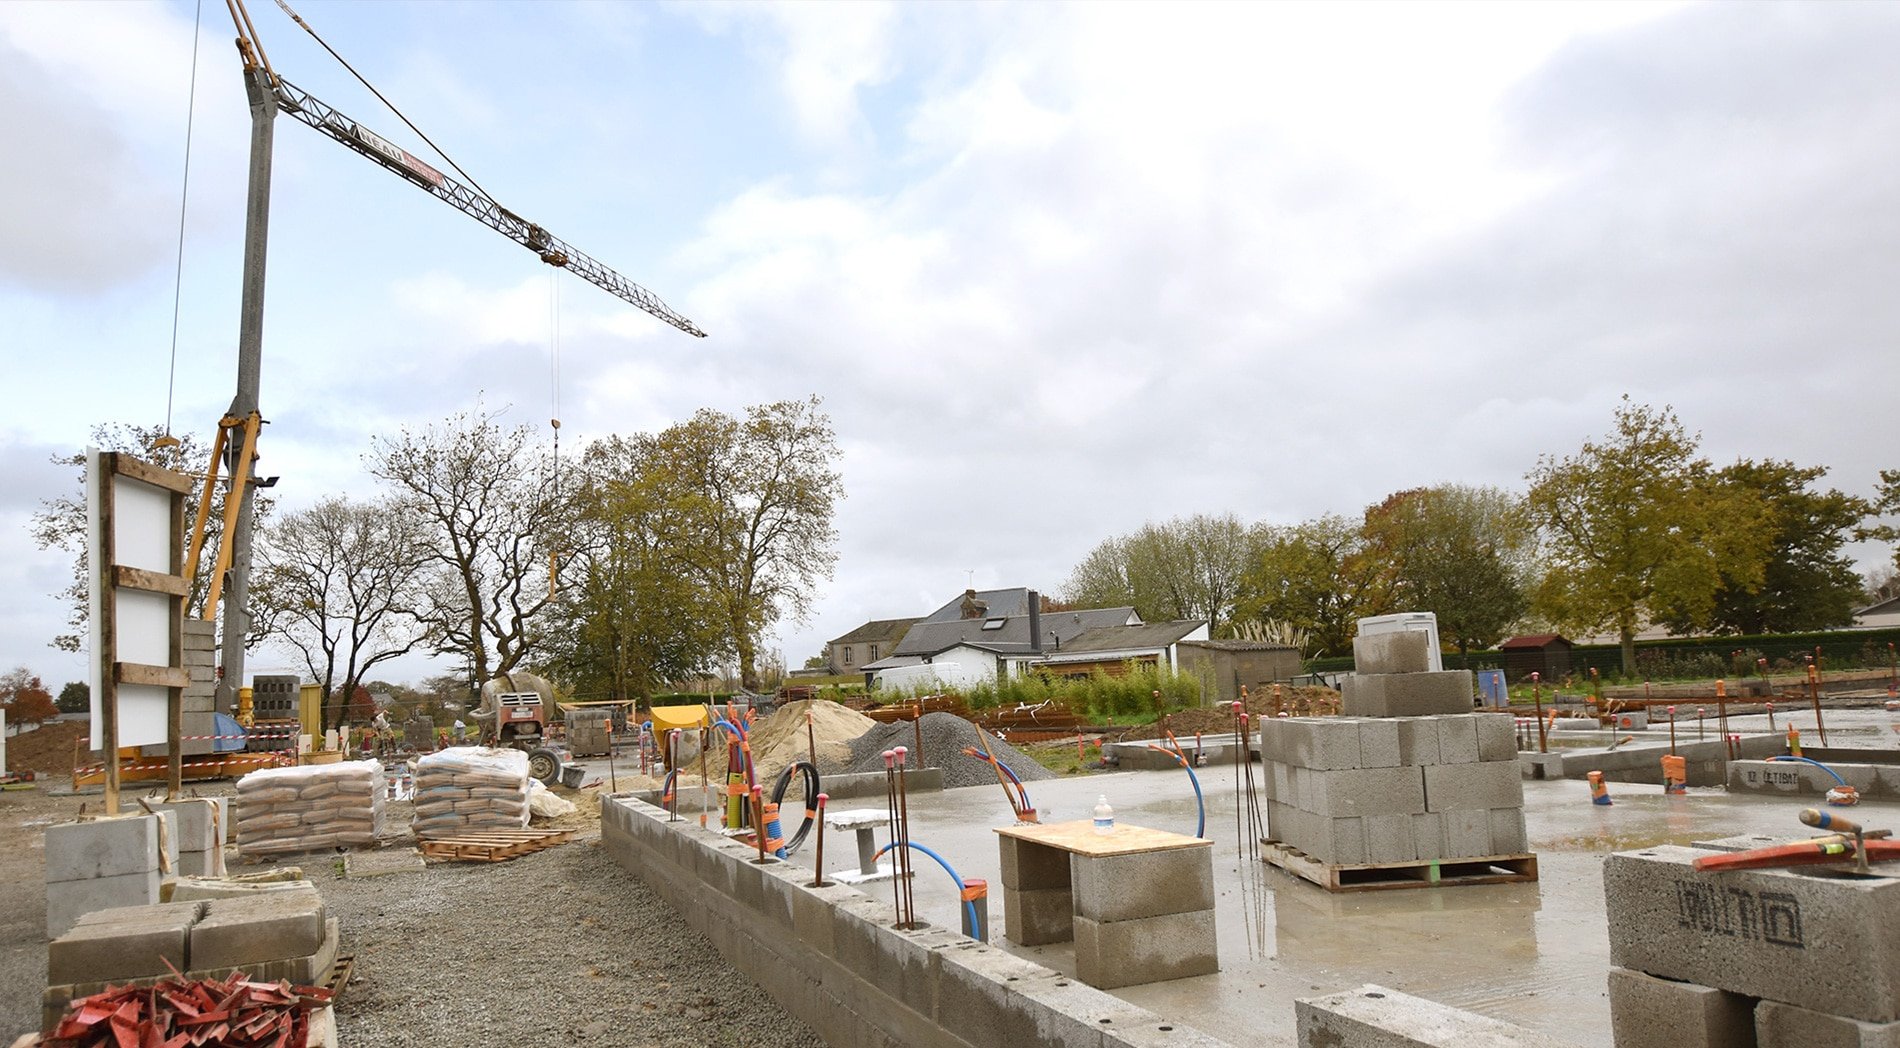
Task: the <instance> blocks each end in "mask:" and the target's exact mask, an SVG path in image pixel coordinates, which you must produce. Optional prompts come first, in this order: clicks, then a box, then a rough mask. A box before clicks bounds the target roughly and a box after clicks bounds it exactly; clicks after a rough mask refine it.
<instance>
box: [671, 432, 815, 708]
mask: <svg viewBox="0 0 1900 1048" xmlns="http://www.w3.org/2000/svg"><path fill="white" fill-rule="evenodd" d="M641 454H642V456H643V457H644V458H645V460H646V461H647V463H648V465H649V468H650V470H651V482H652V484H653V485H655V488H656V494H657V496H658V497H659V500H660V501H661V502H662V503H663V504H665V505H667V506H669V507H673V508H674V509H676V510H677V511H678V519H677V521H675V522H674V523H672V524H670V525H669V528H671V533H670V538H671V539H672V541H674V542H675V543H676V546H677V549H678V551H679V553H680V554H681V556H682V557H683V558H684V559H685V561H686V562H687V563H688V564H689V565H690V568H691V570H692V572H693V573H694V575H695V576H696V581H697V582H698V584H699V585H701V586H704V587H705V588H706V589H707V590H708V591H710V592H711V593H713V594H715V596H716V599H717V603H718V607H719V611H720V613H721V625H722V628H723V629H724V630H725V633H726V637H727V640H728V641H729V642H730V644H731V645H732V650H733V653H734V654H735V655H736V656H737V658H738V662H739V680H740V683H741V684H742V685H743V686H744V687H746V688H748V689H756V688H757V687H758V686H759V672H758V662H759V654H758V652H759V638H760V637H761V636H762V635H763V634H764V632H765V631H766V630H767V629H769V628H771V627H772V625H773V624H774V623H776V622H778V621H779V620H780V619H781V618H787V619H790V620H791V621H793V622H803V621H805V618H806V616H807V615H808V614H809V612H810V609H811V602H812V594H813V592H814V590H815V589H816V587H817V585H818V583H819V582H820V581H822V580H825V579H829V578H830V577H831V568H832V564H833V563H834V562H836V560H837V557H838V554H837V548H836V547H837V541H838V533H837V530H836V529H835V528H834V527H832V523H831V521H832V514H833V510H834V507H835V505H836V502H837V500H838V499H841V498H843V497H844V491H843V489H842V487H841V486H840V485H839V478H838V472H837V468H836V462H837V458H838V443H837V438H836V437H835V436H834V435H833V434H832V430H831V419H830V418H829V417H827V416H826V415H825V414H824V412H822V411H820V410H819V400H818V398H817V397H812V398H810V399H807V400H781V401H777V402H775V403H771V404H761V405H757V406H754V407H749V408H747V409H746V412H745V417H744V418H734V417H732V416H730V415H726V414H723V413H721V412H718V411H712V410H710V409H705V410H701V411H700V412H698V413H697V414H695V415H694V416H693V417H692V418H691V419H689V420H687V421H685V422H682V423H679V424H677V425H674V426H671V427H668V428H667V429H666V430H664V431H662V432H660V433H658V434H656V435H654V436H652V437H648V438H644V440H643V446H642V448H641Z"/></svg>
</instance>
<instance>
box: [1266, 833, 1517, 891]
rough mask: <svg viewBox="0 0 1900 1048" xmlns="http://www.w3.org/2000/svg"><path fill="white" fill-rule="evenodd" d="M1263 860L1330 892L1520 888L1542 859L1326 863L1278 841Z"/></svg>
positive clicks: (1495, 857)
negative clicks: (1478, 886) (1489, 886)
mask: <svg viewBox="0 0 1900 1048" xmlns="http://www.w3.org/2000/svg"><path fill="white" fill-rule="evenodd" d="M1260 856H1261V858H1262V859H1263V860H1265V861H1266V862H1267V863H1269V864H1270V865H1273V866H1277V867H1279V868H1280V869H1282V870H1285V871H1286V872H1288V873H1290V874H1292V875H1294V876H1295V877H1299V878H1302V879H1304V880H1308V881H1311V882H1313V883H1314V884H1317V885H1319V886H1320V887H1322V888H1324V889H1326V890H1327V891H1329V892H1370V891H1390V890H1394V889H1399V888H1449V887H1457V886H1461V885H1467V884H1521V883H1524V882H1526V881H1534V880H1536V879H1537V856H1535V855H1531V854H1528V853H1526V854H1522V855H1485V856H1479V857H1476V858H1468V859H1433V860H1419V861H1416V862H1373V863H1339V864H1334V863H1324V862H1320V861H1319V860H1318V859H1315V858H1313V857H1312V856H1310V855H1308V854H1306V853H1305V852H1303V851H1300V850H1298V849H1297V848H1291V847H1288V846H1287V845H1285V844H1281V843H1280V842H1279V841H1261V842H1260Z"/></svg>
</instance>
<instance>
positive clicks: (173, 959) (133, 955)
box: [46, 903, 204, 984]
mask: <svg viewBox="0 0 1900 1048" xmlns="http://www.w3.org/2000/svg"><path fill="white" fill-rule="evenodd" d="M203 909H204V904H203V903H178V904H173V905H161V906H143V907H138V908H136V909H121V910H117V911H111V912H113V913H115V914H118V915H124V916H122V917H121V918H120V919H119V920H117V921H109V922H107V921H98V922H87V923H82V924H78V925H75V926H74V927H73V929H72V930H71V931H69V932H67V933H66V934H64V935H61V936H60V937H59V938H57V939H54V940H53V941H52V942H51V943H50V944H48V945H47V947H46V981H47V982H48V983H52V984H59V983H81V982H105V981H107V980H110V979H132V978H137V977H139V976H146V975H152V976H157V975H164V974H166V973H167V972H169V971H171V970H172V969H170V968H167V967H166V965H167V964H168V963H169V964H170V965H172V966H173V968H176V970H178V971H181V972H182V971H186V970H188V969H189V968H190V967H191V964H190V963H189V957H188V954H187V953H186V949H185V943H186V938H187V935H188V933H189V931H190V929H191V926H192V925H193V924H195V923H197V920H198V916H199V914H200V913H201V912H202V911H203Z"/></svg>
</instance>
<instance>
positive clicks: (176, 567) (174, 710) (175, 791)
mask: <svg viewBox="0 0 1900 1048" xmlns="http://www.w3.org/2000/svg"><path fill="white" fill-rule="evenodd" d="M171 506H172V511H171V542H170V552H169V553H168V554H167V555H166V564H167V570H168V571H169V572H170V573H171V574H172V575H173V576H174V577H178V578H183V577H184V572H185V549H184V546H185V497H184V496H183V495H181V494H179V493H178V492H176V491H173V492H171ZM189 592H190V590H186V591H185V593H181V594H179V595H177V596H174V597H172V599H171V625H170V627H169V633H170V635H171V643H170V645H169V647H170V649H171V662H170V665H172V666H174V667H182V666H184V664H185V600H186V594H187V593H189ZM184 716H185V689H184V688H183V687H182V686H181V687H171V688H166V689H165V799H166V800H168V801H175V800H177V799H178V798H179V796H180V794H181V793H182V792H183V785H184V777H185V742H184V739H183V738H182V736H183V735H184V734H185V730H184ZM212 734H216V732H213V733H212ZM212 749H213V751H214V752H215V750H216V749H217V746H216V744H215V743H214V744H213V746H212Z"/></svg>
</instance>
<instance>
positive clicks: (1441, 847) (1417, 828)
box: [1412, 812, 1445, 859]
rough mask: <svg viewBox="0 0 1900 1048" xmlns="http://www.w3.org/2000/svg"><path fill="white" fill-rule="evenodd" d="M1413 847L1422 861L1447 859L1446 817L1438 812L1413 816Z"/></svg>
mask: <svg viewBox="0 0 1900 1048" xmlns="http://www.w3.org/2000/svg"><path fill="white" fill-rule="evenodd" d="M1412 847H1414V848H1415V849H1417V851H1418V857H1419V858H1421V859H1442V858H1444V857H1445V817H1444V816H1443V815H1440V814H1439V813H1437V812H1426V813H1425V814H1423V815H1414V816H1412Z"/></svg>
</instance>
